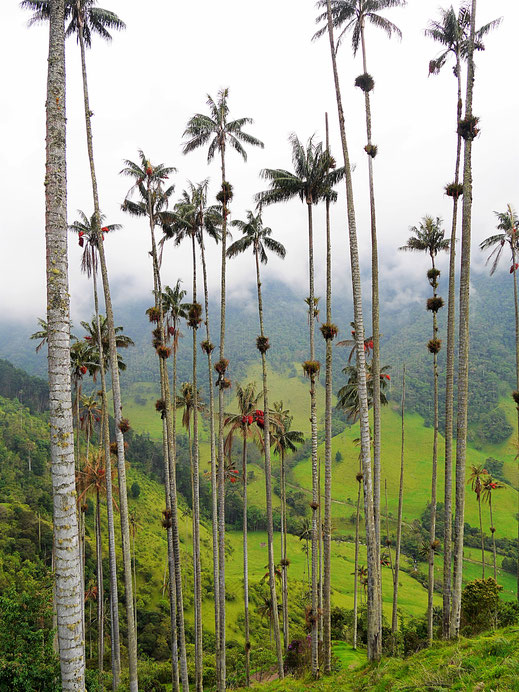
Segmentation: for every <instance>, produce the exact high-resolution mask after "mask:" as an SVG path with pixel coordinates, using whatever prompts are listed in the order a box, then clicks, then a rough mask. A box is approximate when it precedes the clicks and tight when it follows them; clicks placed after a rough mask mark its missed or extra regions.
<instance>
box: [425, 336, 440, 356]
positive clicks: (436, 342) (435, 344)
mask: <svg viewBox="0 0 519 692" xmlns="http://www.w3.org/2000/svg"><path fill="white" fill-rule="evenodd" d="M441 347H442V340H441V339H431V340H430V341H429V342H428V343H427V348H428V349H429V353H433V354H434V353H439V352H440V350H441Z"/></svg>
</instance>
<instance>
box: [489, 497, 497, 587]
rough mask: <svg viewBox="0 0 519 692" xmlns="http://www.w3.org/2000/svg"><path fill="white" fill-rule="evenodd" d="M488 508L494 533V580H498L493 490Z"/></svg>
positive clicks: (491, 530)
mask: <svg viewBox="0 0 519 692" xmlns="http://www.w3.org/2000/svg"><path fill="white" fill-rule="evenodd" d="M488 509H489V511H490V533H491V534H492V555H493V558H494V581H495V582H497V556H496V527H495V526H494V519H493V517H492V491H490V494H489V496H488Z"/></svg>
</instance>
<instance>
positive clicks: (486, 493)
mask: <svg viewBox="0 0 519 692" xmlns="http://www.w3.org/2000/svg"><path fill="white" fill-rule="evenodd" d="M504 487H505V486H504V485H503V484H502V483H500V482H499V481H496V480H494V478H492V476H491V475H490V474H488V475H487V476H486V478H485V480H484V481H483V490H482V492H481V496H482V499H483V502H488V509H489V512H490V533H491V534H492V553H493V558H494V581H496V582H497V558H496V527H495V526H494V518H493V516H492V493H493V492H494V490H502V489H503V488H504Z"/></svg>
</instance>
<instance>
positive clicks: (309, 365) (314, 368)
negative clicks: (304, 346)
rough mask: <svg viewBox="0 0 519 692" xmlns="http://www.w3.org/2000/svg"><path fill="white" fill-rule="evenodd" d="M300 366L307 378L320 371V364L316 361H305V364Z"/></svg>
mask: <svg viewBox="0 0 519 692" xmlns="http://www.w3.org/2000/svg"><path fill="white" fill-rule="evenodd" d="M302 366H303V370H304V373H305V375H306V376H307V377H312V376H313V375H317V374H318V373H319V370H320V369H321V363H319V361H318V360H305V362H304V363H302Z"/></svg>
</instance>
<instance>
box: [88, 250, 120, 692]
mask: <svg viewBox="0 0 519 692" xmlns="http://www.w3.org/2000/svg"><path fill="white" fill-rule="evenodd" d="M92 283H93V287H94V311H95V318H96V333H97V344H98V351H99V372H100V375H101V402H102V403H101V405H102V413H101V440H102V446H103V450H104V459H105V469H106V520H107V525H108V565H109V570H110V634H111V646H110V656H111V663H112V689H113V690H114V691H115V690H116V689H117V687H118V686H119V676H120V672H121V643H120V631H119V596H118V590H117V558H116V553H115V528H114V507H113V486H112V456H111V452H110V427H109V419H108V393H107V387H106V370H105V356H104V350H103V338H102V333H101V317H100V315H99V299H98V295H97V270H96V265H95V263H93V270H92Z"/></svg>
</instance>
